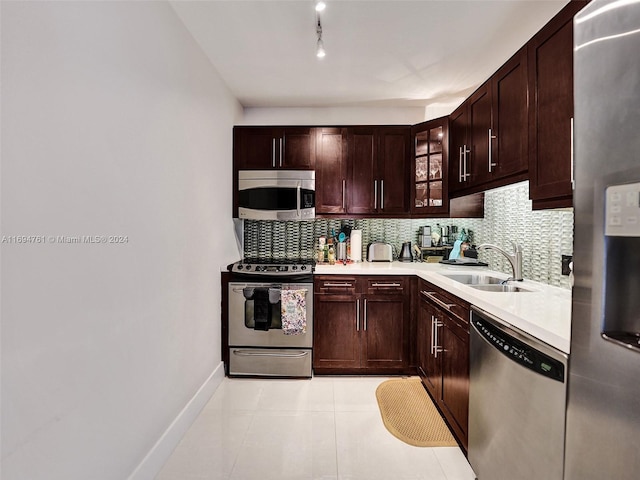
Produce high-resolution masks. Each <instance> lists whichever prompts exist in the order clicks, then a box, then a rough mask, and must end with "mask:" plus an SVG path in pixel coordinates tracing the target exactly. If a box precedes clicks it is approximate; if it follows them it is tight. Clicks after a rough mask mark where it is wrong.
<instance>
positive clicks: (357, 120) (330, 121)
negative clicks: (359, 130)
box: [241, 107, 425, 125]
mask: <svg viewBox="0 0 640 480" xmlns="http://www.w3.org/2000/svg"><path fill="white" fill-rule="evenodd" d="M424 120H425V108H424V107H405V108H397V107H395V108H389V107H310V108H258V107H254V108H245V109H244V116H243V118H242V122H241V124H242V125H413V124H416V123H420V122H422V121H424Z"/></svg>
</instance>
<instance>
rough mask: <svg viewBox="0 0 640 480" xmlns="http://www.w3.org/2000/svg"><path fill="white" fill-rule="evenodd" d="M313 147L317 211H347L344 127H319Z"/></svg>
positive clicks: (345, 139)
mask: <svg viewBox="0 0 640 480" xmlns="http://www.w3.org/2000/svg"><path fill="white" fill-rule="evenodd" d="M316 146H317V154H316V213H317V214H319V215H320V214H344V213H347V129H346V128H339V127H338V128H330V127H321V128H318V129H317V138H316Z"/></svg>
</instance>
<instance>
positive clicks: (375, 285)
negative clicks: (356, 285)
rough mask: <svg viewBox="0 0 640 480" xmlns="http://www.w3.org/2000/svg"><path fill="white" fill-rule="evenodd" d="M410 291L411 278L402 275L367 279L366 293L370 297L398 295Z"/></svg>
mask: <svg viewBox="0 0 640 480" xmlns="http://www.w3.org/2000/svg"><path fill="white" fill-rule="evenodd" d="M408 291H409V278H408V277H405V276H401V275H394V276H385V277H366V280H365V285H364V293H367V294H370V295H385V294H388V295H398V294H403V293H404V292H408Z"/></svg>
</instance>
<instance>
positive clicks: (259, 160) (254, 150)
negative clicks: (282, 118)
mask: <svg viewBox="0 0 640 480" xmlns="http://www.w3.org/2000/svg"><path fill="white" fill-rule="evenodd" d="M233 137H234V138H233V149H234V151H233V159H234V168H235V170H265V169H271V168H288V169H296V170H313V169H314V168H315V163H316V132H315V128H310V127H234V129H233Z"/></svg>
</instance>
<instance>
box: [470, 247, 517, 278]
mask: <svg viewBox="0 0 640 480" xmlns="http://www.w3.org/2000/svg"><path fill="white" fill-rule="evenodd" d="M485 249H489V250H497V251H498V252H500V253H501V254H502V255H504V256H505V257H507V260H509V263H510V264H511V269H512V270H513V280H515V281H517V282H521V281H522V247H521V246H520V245H518V244H517V243H514V244H513V253H507V252H505V251H504V250H503V249H501V248H500V247H498V246H496V245H492V244H490V243H483V244H482V245H480V246H479V247H478V250H485Z"/></svg>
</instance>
